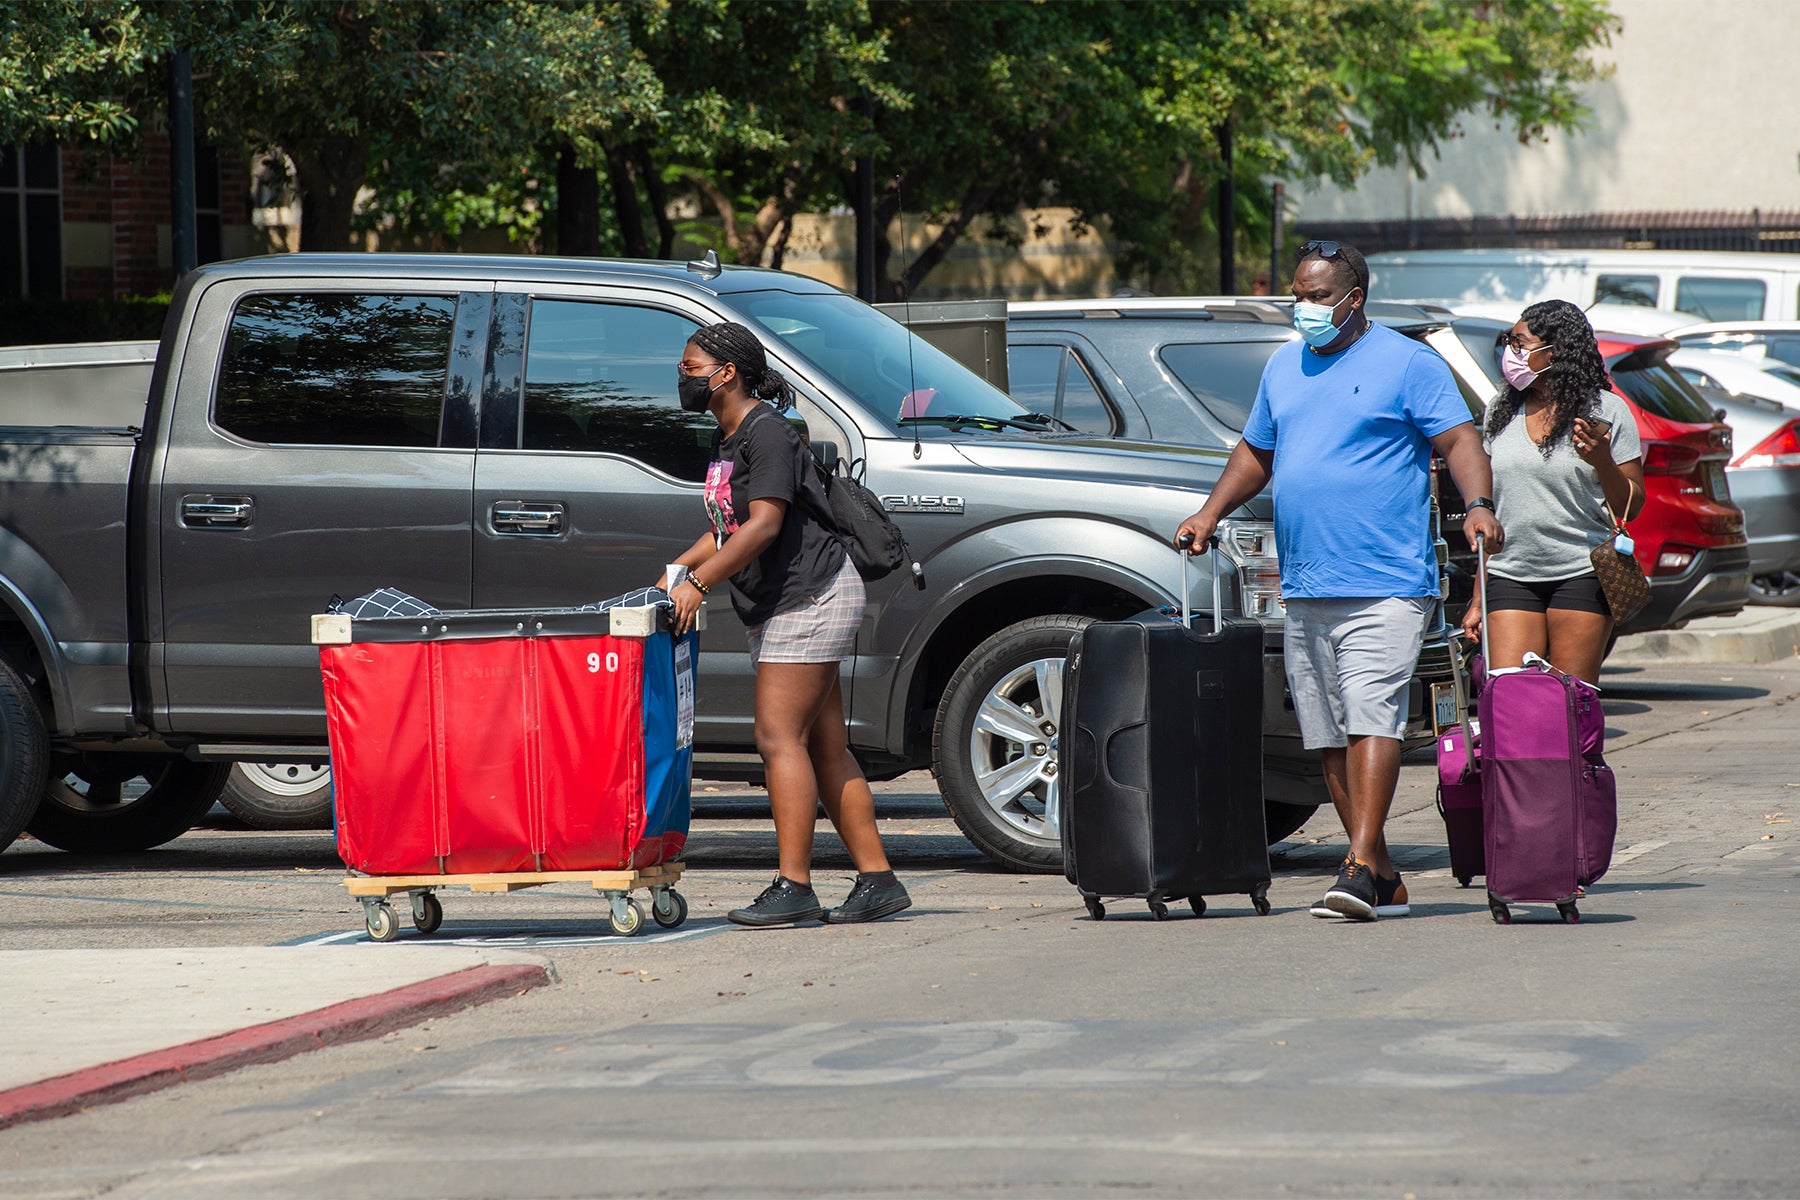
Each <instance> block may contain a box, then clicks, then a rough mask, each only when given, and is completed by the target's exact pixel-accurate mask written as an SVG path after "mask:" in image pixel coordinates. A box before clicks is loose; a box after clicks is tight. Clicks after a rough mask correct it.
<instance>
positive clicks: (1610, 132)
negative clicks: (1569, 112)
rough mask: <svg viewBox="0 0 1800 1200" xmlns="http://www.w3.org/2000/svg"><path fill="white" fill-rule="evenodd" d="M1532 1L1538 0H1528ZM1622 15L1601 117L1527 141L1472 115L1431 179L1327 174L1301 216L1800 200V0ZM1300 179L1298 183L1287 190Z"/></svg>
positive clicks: (1590, 97) (1723, 206)
mask: <svg viewBox="0 0 1800 1200" xmlns="http://www.w3.org/2000/svg"><path fill="white" fill-rule="evenodd" d="M1520 2H1529V0H1520ZM1612 10H1613V12H1614V14H1615V15H1616V16H1618V17H1619V19H1620V20H1621V21H1622V22H1623V23H1624V28H1623V30H1622V31H1621V32H1620V33H1618V34H1617V35H1616V36H1614V38H1613V44H1612V47H1611V49H1610V51H1604V52H1602V54H1601V55H1600V57H1601V59H1602V60H1603V61H1607V62H1611V63H1613V64H1614V66H1615V68H1616V69H1615V71H1614V73H1613V75H1612V77H1611V78H1609V79H1605V80H1602V81H1600V82H1599V83H1597V84H1594V85H1591V86H1590V87H1589V89H1588V92H1587V95H1586V97H1585V100H1586V103H1587V105H1588V107H1589V108H1590V109H1592V110H1593V118H1592V125H1591V127H1590V128H1588V129H1587V130H1585V131H1584V132H1581V133H1577V134H1563V133H1553V134H1551V136H1550V138H1549V141H1548V142H1547V143H1545V142H1533V143H1531V144H1530V145H1525V146H1522V145H1520V144H1519V142H1518V139H1517V138H1516V137H1515V136H1514V135H1513V134H1511V133H1509V132H1507V131H1506V130H1505V129H1496V128H1495V127H1494V122H1493V121H1492V119H1491V118H1487V117H1485V116H1484V115H1479V114H1472V115H1470V116H1469V117H1467V118H1465V120H1464V129H1465V131H1466V136H1464V137H1461V138H1456V139H1453V140H1451V141H1449V142H1447V143H1446V144H1445V145H1444V147H1443V151H1442V157H1441V158H1440V159H1428V160H1427V162H1426V170H1427V175H1426V178H1424V179H1415V180H1410V181H1409V179H1408V176H1409V175H1410V172H1409V171H1407V170H1406V169H1405V168H1392V169H1383V170H1378V171H1376V172H1374V173H1373V174H1372V175H1370V176H1368V177H1367V178H1365V179H1363V180H1361V181H1359V182H1358V183H1357V184H1356V186H1355V187H1354V188H1353V189H1349V190H1346V189H1342V188H1338V187H1336V186H1335V185H1332V184H1330V183H1328V182H1326V183H1321V184H1319V185H1317V186H1315V187H1313V188H1311V189H1310V190H1309V191H1306V193H1305V194H1304V195H1303V196H1301V197H1299V205H1298V207H1299V212H1298V214H1297V216H1298V219H1300V220H1302V221H1306V220H1326V219H1338V220H1391V219H1395V218H1408V217H1410V218H1413V219H1421V220H1423V219H1430V218H1434V217H1469V216H1509V215H1510V216H1549V215H1570V214H1581V213H1616V212H1670V211H1715V210H1728V211H1735V212H1748V211H1750V210H1751V209H1762V210H1764V211H1770V210H1776V211H1780V210H1787V211H1792V210H1794V209H1797V208H1800V120H1797V119H1796V113H1797V112H1800V104H1797V103H1796V101H1800V69H1797V68H1796V65H1795V47H1796V46H1800V0H1612ZM1299 191H1302V185H1298V184H1296V185H1294V186H1293V187H1291V188H1290V194H1292V193H1294V192H1299Z"/></svg>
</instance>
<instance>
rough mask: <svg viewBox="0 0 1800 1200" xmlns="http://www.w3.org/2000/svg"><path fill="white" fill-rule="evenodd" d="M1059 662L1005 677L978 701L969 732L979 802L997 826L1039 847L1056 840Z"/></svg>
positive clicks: (1026, 667) (1039, 662) (1051, 660)
mask: <svg viewBox="0 0 1800 1200" xmlns="http://www.w3.org/2000/svg"><path fill="white" fill-rule="evenodd" d="M1064 661H1065V660H1064V659H1063V658H1061V657H1056V658H1040V659H1037V660H1035V661H1033V662H1028V663H1025V664H1024V665H1022V666H1019V667H1015V668H1014V669H1013V670H1011V671H1009V672H1007V674H1006V675H1004V676H1002V677H1001V679H1000V680H999V682H997V683H996V684H995V685H994V686H993V687H992V688H990V689H988V693H987V695H985V696H983V697H982V699H981V706H980V707H979V708H978V709H977V710H976V712H975V721H974V725H973V728H972V729H971V730H970V732H969V763H970V765H971V767H972V768H973V769H974V776H975V782H976V786H977V787H978V788H979V789H980V790H981V798H982V800H983V801H984V802H985V803H986V804H987V806H988V809H989V810H990V811H991V812H992V813H993V814H994V816H995V817H996V818H998V819H999V821H1000V822H1001V824H1003V825H1005V826H1006V827H1007V828H1008V829H1010V830H1012V831H1014V832H1016V833H1018V834H1019V835H1021V836H1023V837H1027V838H1030V839H1032V840H1034V841H1040V842H1056V841H1058V840H1059V839H1060V837H1061V831H1060V827H1059V821H1060V818H1061V811H1060V809H1061V806H1060V799H1061V782H1060V780H1059V779H1058V778H1057V754H1056V752H1057V740H1058V737H1059V735H1060V730H1061V724H1062V691H1063V665H1064Z"/></svg>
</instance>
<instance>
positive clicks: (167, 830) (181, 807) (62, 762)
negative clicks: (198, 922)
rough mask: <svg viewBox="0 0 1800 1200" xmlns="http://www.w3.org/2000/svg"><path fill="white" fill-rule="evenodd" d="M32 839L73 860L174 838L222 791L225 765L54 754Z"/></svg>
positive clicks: (227, 773)
mask: <svg viewBox="0 0 1800 1200" xmlns="http://www.w3.org/2000/svg"><path fill="white" fill-rule="evenodd" d="M51 771H52V775H51V779H50V782H49V784H48V785H47V786H46V787H45V788H44V789H43V799H42V800H41V801H40V802H39V804H38V810H37V813H36V814H35V815H34V816H33V817H32V818H31V823H30V824H29V825H27V826H26V828H27V829H29V830H30V831H31V835H32V836H33V837H35V838H37V839H38V840H39V841H41V842H48V843H49V844H50V845H52V846H55V847H56V848H57V849H59V850H67V851H69V852H70V853H72V854H125V853H129V852H131V851H133V850H147V849H149V848H150V847H151V846H160V845H162V843H164V842H167V841H170V840H172V839H174V838H178V837H180V836H181V835H182V834H184V833H186V832H187V831H188V830H190V829H192V828H193V827H194V825H195V823H196V822H198V821H199V820H200V818H201V817H203V816H205V815H206V811H207V810H208V809H209V808H211V807H212V806H213V804H214V803H215V802H216V801H217V800H218V799H219V794H220V793H221V792H223V791H224V790H225V781H226V780H227V779H228V778H230V776H231V764H230V763H197V762H189V761H188V760H187V759H184V758H174V757H167V756H145V755H132V754H67V755H56V756H55V758H54V762H53V765H52V768H51Z"/></svg>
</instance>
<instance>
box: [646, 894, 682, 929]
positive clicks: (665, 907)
mask: <svg viewBox="0 0 1800 1200" xmlns="http://www.w3.org/2000/svg"><path fill="white" fill-rule="evenodd" d="M650 915H651V916H652V917H654V918H656V923H657V924H658V925H661V926H662V927H663V928H664V929H673V928H675V927H676V926H677V925H679V924H681V923H682V922H683V921H685V920H687V915H688V903H687V897H685V896H683V895H682V894H681V893H680V892H678V891H676V890H675V889H674V888H660V889H658V890H657V892H656V894H655V895H654V896H653V897H652V898H651V901H650Z"/></svg>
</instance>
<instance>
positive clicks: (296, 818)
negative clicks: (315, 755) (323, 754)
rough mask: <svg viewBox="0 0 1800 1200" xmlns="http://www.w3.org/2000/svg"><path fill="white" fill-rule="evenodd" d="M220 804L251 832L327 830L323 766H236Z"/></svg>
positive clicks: (327, 771)
mask: <svg viewBox="0 0 1800 1200" xmlns="http://www.w3.org/2000/svg"><path fill="white" fill-rule="evenodd" d="M219 803H221V804H223V805H224V806H225V807H226V808H228V809H230V810H231V814H232V815H233V816H235V817H236V818H237V819H238V820H240V821H242V822H243V823H244V824H246V825H248V826H249V827H250V828H252V829H330V828H331V768H330V767H328V766H326V765H325V764H324V763H285V762H284V763H235V764H233V765H232V769H231V777H230V778H229V779H227V780H226V782H225V791H224V794H223V795H221V796H220V797H219Z"/></svg>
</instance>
